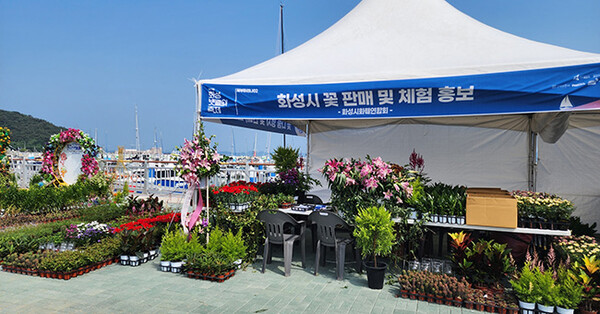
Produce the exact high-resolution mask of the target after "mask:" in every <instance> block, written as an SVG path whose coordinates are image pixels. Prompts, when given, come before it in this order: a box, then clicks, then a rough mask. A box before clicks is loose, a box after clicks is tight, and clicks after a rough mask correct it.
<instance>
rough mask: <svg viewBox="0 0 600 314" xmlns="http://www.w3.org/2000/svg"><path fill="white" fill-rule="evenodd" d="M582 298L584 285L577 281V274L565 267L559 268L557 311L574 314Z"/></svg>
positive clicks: (563, 313) (560, 313)
mask: <svg viewBox="0 0 600 314" xmlns="http://www.w3.org/2000/svg"><path fill="white" fill-rule="evenodd" d="M582 298H583V286H581V285H579V284H578V283H577V280H576V279H575V274H574V273H572V272H571V271H569V270H567V269H565V268H559V270H558V295H557V298H556V312H557V313H559V314H573V313H574V312H575V309H576V308H577V306H579V303H581V300H582Z"/></svg>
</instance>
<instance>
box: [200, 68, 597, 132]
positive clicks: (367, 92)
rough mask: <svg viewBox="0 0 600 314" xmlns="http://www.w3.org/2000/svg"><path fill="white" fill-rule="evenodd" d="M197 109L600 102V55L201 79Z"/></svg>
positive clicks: (413, 109)
mask: <svg viewBox="0 0 600 314" xmlns="http://www.w3.org/2000/svg"><path fill="white" fill-rule="evenodd" d="M201 99H202V103H201V116H202V117H204V118H217V119H280V120H294V119H354V118H394V117H436V116H465V115H486V114H511V113H535V112H548V111H561V110H590V109H600V63H596V64H587V65H580V66H570V67H560V68H548V69H539V70H527V71H516V72H503V73H492V74H481V75H469V76H455V77H442V78H427V79H411V80H396V81H378V82H356V83H336V84H315V85H220V84H202V97H201Z"/></svg>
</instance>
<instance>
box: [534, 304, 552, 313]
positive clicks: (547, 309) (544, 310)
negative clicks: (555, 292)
mask: <svg viewBox="0 0 600 314" xmlns="http://www.w3.org/2000/svg"><path fill="white" fill-rule="evenodd" d="M537 307H538V310H540V312H542V313H554V305H552V306H548V305H542V304H539V303H538V305H537Z"/></svg>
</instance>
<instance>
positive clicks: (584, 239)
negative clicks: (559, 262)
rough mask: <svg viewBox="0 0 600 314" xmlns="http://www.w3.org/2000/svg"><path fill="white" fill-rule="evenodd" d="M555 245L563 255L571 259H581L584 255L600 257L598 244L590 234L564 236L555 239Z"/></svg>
mask: <svg viewBox="0 0 600 314" xmlns="http://www.w3.org/2000/svg"><path fill="white" fill-rule="evenodd" d="M555 243H556V247H557V248H558V251H559V252H561V253H562V254H563V255H564V257H565V258H566V257H567V256H568V257H569V258H570V259H571V260H572V261H580V262H581V261H583V258H584V257H585V256H596V257H597V258H599V259H600V244H598V243H597V242H596V239H595V238H593V237H590V236H566V237H558V238H557V239H556V242H555Z"/></svg>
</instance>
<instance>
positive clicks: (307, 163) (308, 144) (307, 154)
mask: <svg viewBox="0 0 600 314" xmlns="http://www.w3.org/2000/svg"><path fill="white" fill-rule="evenodd" d="M309 164H310V120H308V122H306V169H304V171H305V172H306V175H308V165H309Z"/></svg>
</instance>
